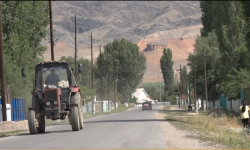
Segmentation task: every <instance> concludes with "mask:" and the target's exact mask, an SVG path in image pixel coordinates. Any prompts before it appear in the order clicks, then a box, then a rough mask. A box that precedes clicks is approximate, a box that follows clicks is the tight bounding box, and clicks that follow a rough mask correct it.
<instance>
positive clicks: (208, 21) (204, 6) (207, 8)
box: [200, 1, 214, 37]
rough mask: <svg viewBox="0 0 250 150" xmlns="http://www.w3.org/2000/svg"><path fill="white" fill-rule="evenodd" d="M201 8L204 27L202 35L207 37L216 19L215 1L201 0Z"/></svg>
mask: <svg viewBox="0 0 250 150" xmlns="http://www.w3.org/2000/svg"><path fill="white" fill-rule="evenodd" d="M200 8H201V12H202V16H201V22H202V25H203V26H202V28H201V30H200V31H201V36H202V37H206V36H207V35H208V33H209V32H212V31H213V29H214V25H213V23H214V20H213V15H214V14H213V12H212V8H213V1H200Z"/></svg>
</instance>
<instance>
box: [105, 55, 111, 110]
mask: <svg viewBox="0 0 250 150" xmlns="http://www.w3.org/2000/svg"><path fill="white" fill-rule="evenodd" d="M106 69H107V76H108V109H109V110H111V107H110V103H109V56H108V52H107V68H106Z"/></svg>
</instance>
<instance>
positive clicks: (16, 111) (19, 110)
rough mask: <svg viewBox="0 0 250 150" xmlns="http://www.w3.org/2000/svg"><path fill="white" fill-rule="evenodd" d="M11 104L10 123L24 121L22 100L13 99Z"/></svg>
mask: <svg viewBox="0 0 250 150" xmlns="http://www.w3.org/2000/svg"><path fill="white" fill-rule="evenodd" d="M11 103H12V109H11V112H12V117H11V118H12V121H20V120H25V112H24V109H25V106H24V104H25V102H24V98H14V99H12V100H11Z"/></svg>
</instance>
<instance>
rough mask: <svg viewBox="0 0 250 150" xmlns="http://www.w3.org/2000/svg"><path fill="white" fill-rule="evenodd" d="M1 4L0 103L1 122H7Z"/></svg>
mask: <svg viewBox="0 0 250 150" xmlns="http://www.w3.org/2000/svg"><path fill="white" fill-rule="evenodd" d="M1 15H2V14H1V4H0V68H1V70H0V71H1V72H0V75H1V101H2V114H3V121H7V113H6V99H5V94H6V93H5V79H4V65H3V38H2V18H1Z"/></svg>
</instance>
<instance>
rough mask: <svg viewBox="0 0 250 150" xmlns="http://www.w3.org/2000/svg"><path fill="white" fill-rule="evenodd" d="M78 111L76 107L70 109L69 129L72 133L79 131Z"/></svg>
mask: <svg viewBox="0 0 250 150" xmlns="http://www.w3.org/2000/svg"><path fill="white" fill-rule="evenodd" d="M79 120H80V119H79V111H78V107H71V121H70V122H71V127H72V131H79V128H80V124H79Z"/></svg>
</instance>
